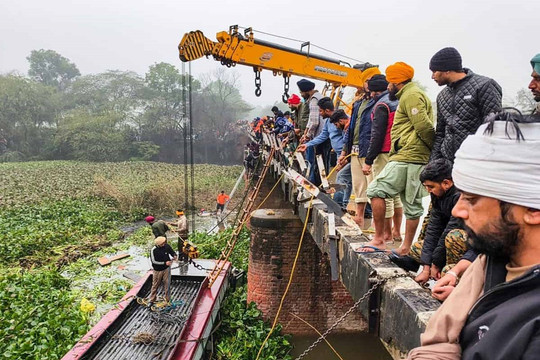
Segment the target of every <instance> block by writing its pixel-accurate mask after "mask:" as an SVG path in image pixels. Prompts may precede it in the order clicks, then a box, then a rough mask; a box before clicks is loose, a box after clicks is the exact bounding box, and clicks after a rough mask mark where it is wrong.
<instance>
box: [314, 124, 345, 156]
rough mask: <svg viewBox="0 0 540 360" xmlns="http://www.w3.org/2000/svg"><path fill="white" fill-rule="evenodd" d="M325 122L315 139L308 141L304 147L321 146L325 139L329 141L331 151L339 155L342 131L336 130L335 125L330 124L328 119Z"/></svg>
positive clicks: (341, 146) (341, 147) (341, 144)
mask: <svg viewBox="0 0 540 360" xmlns="http://www.w3.org/2000/svg"><path fill="white" fill-rule="evenodd" d="M325 120H326V121H325V123H324V126H323V129H322V131H321V133H320V134H319V135H317V136H316V137H315V139H313V140H311V141H308V142H307V143H306V145H307V146H316V145H319V144H322V143H323V142H325V141H326V140H327V139H330V144H331V145H332V149H334V151H335V152H336V154H338V155H339V154H340V153H341V150H342V149H343V135H344V134H343V131H342V130H340V129H338V128H337V127H336V125H334V124H332V123H331V122H330V121H329V120H328V119H325Z"/></svg>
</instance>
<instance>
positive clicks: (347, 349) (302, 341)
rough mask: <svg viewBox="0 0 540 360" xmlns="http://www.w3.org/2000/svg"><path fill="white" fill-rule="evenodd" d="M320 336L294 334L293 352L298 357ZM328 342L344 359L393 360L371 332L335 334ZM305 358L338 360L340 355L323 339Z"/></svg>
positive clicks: (307, 359) (308, 359)
mask: <svg viewBox="0 0 540 360" xmlns="http://www.w3.org/2000/svg"><path fill="white" fill-rule="evenodd" d="M317 338H318V336H316V335H315V336H294V337H293V339H292V343H293V345H294V349H293V351H292V353H291V355H292V356H293V357H297V356H299V355H300V354H302V353H303V352H304V350H306V349H307V348H308V347H309V346H310V345H311V344H312V343H313V342H314V341H315V340H317ZM328 342H329V343H330V345H332V347H333V348H334V349H335V350H336V352H337V353H338V354H339V355H340V356H341V357H342V358H343V360H353V359H354V360H392V357H391V356H390V354H389V353H388V352H387V351H386V349H385V347H384V346H383V344H382V343H381V342H380V340H379V339H378V338H377V337H375V336H373V335H370V334H364V333H358V334H335V335H330V336H328ZM303 359H304V360H336V359H339V357H338V356H337V355H336V353H335V352H334V351H332V349H331V348H330V347H329V346H328V345H327V344H326V343H325V342H324V341H323V342H321V343H319V344H318V345H317V347H315V348H314V349H313V350H312V351H311V352H309V353H308V354H307V355H306V356H305V357H304V358H303Z"/></svg>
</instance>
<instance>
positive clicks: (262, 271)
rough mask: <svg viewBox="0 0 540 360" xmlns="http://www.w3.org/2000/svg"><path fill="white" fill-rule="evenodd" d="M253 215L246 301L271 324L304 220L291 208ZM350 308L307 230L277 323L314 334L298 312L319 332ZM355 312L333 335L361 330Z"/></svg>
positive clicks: (345, 293)
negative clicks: (252, 304)
mask: <svg viewBox="0 0 540 360" xmlns="http://www.w3.org/2000/svg"><path fill="white" fill-rule="evenodd" d="M267 212H268V210H266V209H261V210H258V211H256V212H254V214H253V216H252V218H251V246H250V254H249V270H248V301H254V302H255V303H257V304H258V306H259V309H261V311H262V312H263V316H264V317H265V318H266V319H268V320H271V321H272V320H273V319H274V316H275V314H276V312H277V309H278V307H279V303H280V300H281V297H282V295H283V293H284V291H285V288H286V286H287V282H288V280H289V275H290V272H291V269H292V266H293V262H294V258H295V255H296V251H297V247H298V243H299V240H300V236H301V233H302V227H303V224H302V222H301V221H300V220H299V219H298V216H297V215H294V214H293V212H292V210H283V209H281V210H279V209H273V210H271V212H273V213H274V214H273V215H268V214H267ZM352 305H353V299H352V297H351V295H350V294H349V292H348V291H347V290H346V289H345V287H344V286H343V284H342V283H341V282H339V281H331V279H330V263H329V261H328V258H327V256H326V254H323V253H321V251H320V249H319V248H318V247H317V244H316V243H315V242H314V241H313V239H312V238H311V236H310V235H309V233H307V232H306V235H305V237H304V240H303V243H302V248H301V252H300V255H299V258H298V261H297V265H296V270H295V273H294V277H293V281H292V283H291V286H290V289H289V293H288V295H287V297H286V299H285V301H284V305H283V307H282V310H281V314H280V320H279V322H280V323H281V324H283V326H284V331H285V332H287V333H292V334H313V333H314V331H313V330H312V329H310V328H309V327H308V326H307V325H306V324H304V323H303V322H302V321H301V320H299V319H297V318H295V317H294V316H293V315H291V313H293V314H296V315H297V316H299V317H301V318H302V319H304V320H305V321H307V322H309V323H310V324H311V325H313V326H314V327H316V328H317V329H318V330H319V331H324V330H326V329H327V328H328V327H330V326H331V325H332V324H333V323H334V322H335V321H336V320H337V319H338V318H339V317H340V316H341V315H342V314H343V313H345V312H346V311H347V310H348V309H349V308H350V307H351V306H352ZM365 328H366V323H365V321H364V320H363V319H362V317H361V315H360V313H359V312H353V313H352V314H351V315H350V316H348V317H347V318H346V319H345V321H344V322H343V323H341V324H340V326H338V328H337V329H336V332H356V331H361V330H365Z"/></svg>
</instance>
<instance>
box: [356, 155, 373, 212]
mask: <svg viewBox="0 0 540 360" xmlns="http://www.w3.org/2000/svg"><path fill="white" fill-rule="evenodd" d="M365 163H366V158H361V157H358V156H351V177H352V186H353V194H354V202H355V203H357V204H359V203H367V202H368V197H367V194H366V190H367V188H368V185H369V183H370V182H371V180H373V176H372V175H371V174H370V175H367V176H366V175H364V173H363V172H362V166H364V164H365Z"/></svg>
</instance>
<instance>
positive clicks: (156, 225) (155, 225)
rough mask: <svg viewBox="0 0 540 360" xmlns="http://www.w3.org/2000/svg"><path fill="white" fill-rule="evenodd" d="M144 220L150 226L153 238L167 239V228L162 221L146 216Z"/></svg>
mask: <svg viewBox="0 0 540 360" xmlns="http://www.w3.org/2000/svg"><path fill="white" fill-rule="evenodd" d="M144 220H146V222H147V223H148V224H149V225H150V227H151V228H152V233H153V234H154V237H156V238H157V237H159V236H163V237H167V231H169V226H167V224H166V223H165V221H163V220H157V221H156V219H155V218H154V217H153V216H152V215H150V216H147V217H146V218H145V219H144Z"/></svg>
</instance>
